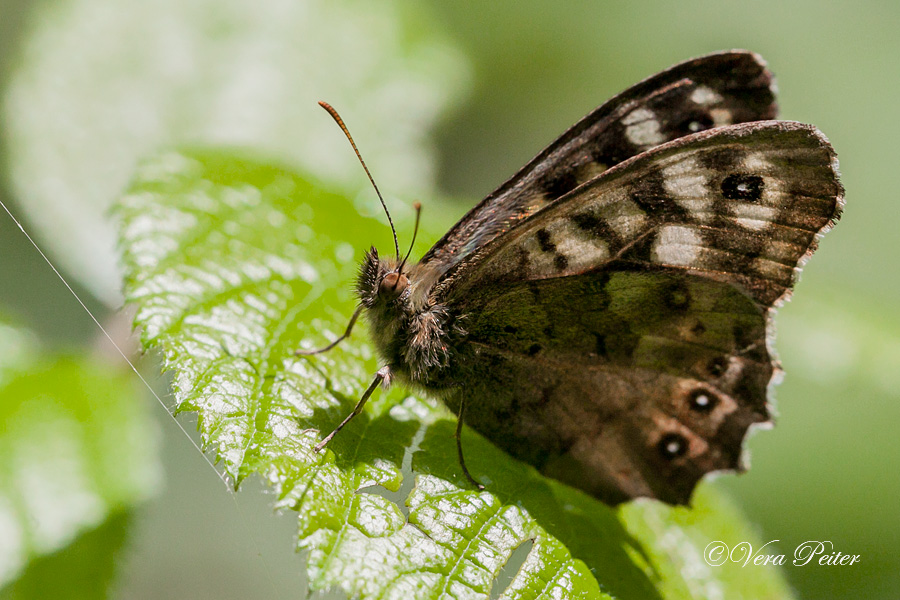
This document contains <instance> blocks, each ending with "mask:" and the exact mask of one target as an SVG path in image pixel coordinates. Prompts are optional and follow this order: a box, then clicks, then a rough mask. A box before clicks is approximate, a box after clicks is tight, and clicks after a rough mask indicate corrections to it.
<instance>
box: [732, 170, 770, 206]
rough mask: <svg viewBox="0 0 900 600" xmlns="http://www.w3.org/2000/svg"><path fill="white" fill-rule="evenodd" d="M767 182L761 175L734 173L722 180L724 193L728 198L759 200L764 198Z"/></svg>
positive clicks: (749, 200)
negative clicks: (763, 193)
mask: <svg viewBox="0 0 900 600" xmlns="http://www.w3.org/2000/svg"><path fill="white" fill-rule="evenodd" d="M764 187H765V183H764V181H763V178H762V177H760V176H759V175H751V174H748V173H732V174H731V175H729V176H728V177H726V178H725V179H723V180H722V195H724V196H725V199H726V200H743V201H748V202H757V201H759V199H760V198H762V192H763V188H764Z"/></svg>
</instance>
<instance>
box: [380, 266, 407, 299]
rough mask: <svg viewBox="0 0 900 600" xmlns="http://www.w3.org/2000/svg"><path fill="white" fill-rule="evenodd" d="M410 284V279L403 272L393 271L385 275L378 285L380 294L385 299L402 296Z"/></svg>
mask: <svg viewBox="0 0 900 600" xmlns="http://www.w3.org/2000/svg"><path fill="white" fill-rule="evenodd" d="M408 286H409V279H407V278H406V275H404V274H402V273H397V272H396V271H392V272H390V273H388V274H387V275H385V276H384V279H382V280H381V284H380V285H379V286H378V295H379V296H381V297H382V298H384V299H385V300H394V299H396V298H399V297H400V294H402V293H403V292H404V291H405V290H406V288H407V287H408Z"/></svg>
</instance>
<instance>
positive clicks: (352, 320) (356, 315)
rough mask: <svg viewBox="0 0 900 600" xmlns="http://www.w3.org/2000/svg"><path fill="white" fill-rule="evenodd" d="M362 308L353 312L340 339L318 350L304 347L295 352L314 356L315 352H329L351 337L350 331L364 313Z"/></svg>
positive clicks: (300, 354)
mask: <svg viewBox="0 0 900 600" xmlns="http://www.w3.org/2000/svg"><path fill="white" fill-rule="evenodd" d="M362 309H363V307H362V306H360V307H359V308H357V309H356V310H355V311H354V312H353V316H352V317H350V323H348V324H347V330H346V331H344V334H343V335H342V336H341V337H339V338H338V339H336V340H334V341H333V342H331V343H330V344H328V345H327V346H325V347H323V348H319V349H317V350H302V349H301V350H295V351H294V354H296V355H297V356H312V355H313V354H322V353H323V352H328V351H329V350H331V349H332V348H334V347H335V346H337V345H338V344H340V343H341V342H342V341H344V340H345V339H347V338H348V337H350V332H351V331H353V326H354V325H356V320H357V319H358V318H359V315H360V314H361V313H362Z"/></svg>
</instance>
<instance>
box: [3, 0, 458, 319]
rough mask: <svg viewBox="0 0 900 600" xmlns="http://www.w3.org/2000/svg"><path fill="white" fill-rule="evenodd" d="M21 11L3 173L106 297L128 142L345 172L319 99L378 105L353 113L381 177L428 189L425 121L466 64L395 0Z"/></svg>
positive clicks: (112, 297) (130, 163) (450, 98)
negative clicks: (25, 24) (227, 147)
mask: <svg viewBox="0 0 900 600" xmlns="http://www.w3.org/2000/svg"><path fill="white" fill-rule="evenodd" d="M29 17H30V19H29V22H30V25H31V27H30V31H29V33H28V35H27V36H26V37H25V38H24V40H25V43H24V47H23V48H22V49H21V52H20V53H19V54H18V55H17V59H18V60H16V69H15V70H14V71H13V73H12V76H11V78H10V82H9V85H8V88H7V89H5V90H4V94H3V98H2V99H0V100H2V109H3V110H2V111H0V118H2V130H3V132H4V138H5V140H4V141H5V142H6V143H7V144H8V148H9V151H8V152H7V153H6V156H5V158H6V159H7V161H8V168H9V174H10V180H11V184H12V186H13V189H14V191H15V193H16V196H17V197H18V200H19V206H20V208H21V210H22V211H23V213H24V214H25V215H26V216H27V217H28V221H29V222H31V223H32V225H33V226H34V228H35V229H36V231H37V233H38V234H39V235H38V236H37V238H38V240H39V241H41V242H42V245H45V246H46V247H47V248H48V249H49V250H50V255H51V258H53V259H54V262H55V263H57V264H59V265H60V266H61V267H62V268H63V270H64V271H66V272H68V273H70V274H72V276H73V277H75V278H77V279H78V280H79V282H81V283H82V284H83V285H85V286H86V287H87V288H88V289H90V290H91V292H92V293H93V294H94V295H95V296H97V297H98V298H100V299H102V300H104V301H106V303H107V304H109V305H111V306H118V305H119V303H120V299H119V281H120V279H121V278H120V275H119V273H118V272H117V270H116V268H115V266H116V263H115V247H114V246H115V243H114V240H115V233H114V231H113V230H112V228H111V227H110V224H109V222H108V221H107V219H106V218H105V213H106V210H107V208H108V207H109V205H110V204H111V203H112V202H113V200H114V199H115V198H116V196H117V195H118V194H120V193H121V190H122V189H123V188H124V187H125V186H126V185H127V183H128V180H129V178H130V177H131V174H132V173H133V172H134V168H135V165H136V163H137V161H138V158H139V157H142V156H144V155H146V154H147V153H148V152H152V151H153V150H155V149H156V148H160V147H168V146H171V145H176V144H182V143H191V144H196V143H215V144H243V145H252V146H253V147H256V148H261V149H264V150H265V152H267V153H269V155H270V156H275V157H278V158H279V159H280V160H286V161H290V162H291V163H292V164H296V165H301V166H303V167H305V168H308V169H311V170H313V171H314V172H316V173H319V174H320V175H321V176H322V177H327V178H328V180H329V181H332V182H334V183H343V184H346V183H347V182H348V177H349V174H351V173H352V174H353V175H354V177H355V175H356V173H357V171H356V170H355V169H356V168H357V167H356V165H355V158H354V157H353V155H352V154H349V153H347V152H346V148H345V146H344V143H345V142H344V140H342V139H341V138H340V136H339V135H335V130H334V124H333V123H332V122H331V120H330V119H329V118H328V116H327V115H325V114H324V113H323V112H322V110H321V109H320V108H319V107H318V106H316V102H317V101H319V100H327V101H329V102H331V103H332V104H334V105H335V106H337V107H338V108H340V109H341V111H342V112H343V113H344V117H345V118H347V119H348V120H349V122H350V123H351V124H352V123H353V121H354V120H353V116H354V115H359V114H381V115H382V116H384V117H385V118H383V119H381V120H380V121H379V123H380V125H379V123H372V126H371V127H368V128H366V129H360V130H357V129H354V134H355V135H356V136H357V138H358V141H359V143H360V147H361V148H362V149H363V150H364V151H365V152H366V156H367V158H368V160H369V161H370V165H371V166H372V168H373V171H374V172H376V173H378V176H379V181H381V184H382V185H383V186H385V189H390V190H393V191H394V192H398V191H403V192H405V193H408V194H418V195H422V196H424V195H426V194H428V193H429V191H430V186H431V184H432V182H433V179H434V177H433V174H434V164H433V163H434V161H433V154H432V149H431V146H430V145H429V144H427V143H426V141H425V139H424V136H423V132H427V131H428V130H429V129H430V125H431V124H432V123H434V122H435V121H436V120H437V118H438V116H439V115H440V114H441V113H442V112H443V111H444V110H446V108H447V107H448V106H449V105H451V104H452V103H453V102H454V100H455V99H456V98H458V97H459V95H460V90H461V89H462V88H463V87H464V86H465V80H466V66H465V63H464V61H463V59H462V57H461V55H460V54H459V53H458V52H457V51H456V49H455V47H454V46H453V45H451V44H450V43H449V42H448V41H447V39H446V38H445V37H444V36H443V35H442V34H441V32H440V29H439V28H438V27H436V25H435V22H434V20H432V19H430V18H429V15H428V14H427V12H426V11H425V10H424V9H422V8H420V7H417V6H416V5H415V4H413V3H410V2H406V1H403V0H374V1H373V0H368V1H366V2H360V1H358V0H289V1H284V0H257V1H255V2H250V3H248V2H245V1H243V0H192V1H191V2H183V1H181V0H156V1H155V2H145V1H143V0H121V1H118V2H106V1H104V0H58V1H55V2H42V3H38V4H37V5H36V6H35V8H34V10H33V11H31V14H29ZM338 150H340V151H338ZM352 181H354V182H355V181H357V180H356V179H353V180H352Z"/></svg>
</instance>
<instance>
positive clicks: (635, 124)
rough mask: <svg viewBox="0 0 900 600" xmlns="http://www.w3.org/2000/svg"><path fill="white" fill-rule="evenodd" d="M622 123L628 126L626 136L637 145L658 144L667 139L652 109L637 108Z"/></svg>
mask: <svg viewBox="0 0 900 600" xmlns="http://www.w3.org/2000/svg"><path fill="white" fill-rule="evenodd" d="M622 123H623V124H624V125H625V126H626V127H625V137H627V138H628V141H629V142H631V143H632V144H634V145H635V146H656V145H657V144H661V143H663V142H664V141H665V140H666V138H665V136H664V135H663V134H662V132H661V131H660V130H659V121H657V120H656V115H655V114H653V111H652V110H650V109H647V108H636V109H634V110H633V111H631V112H630V113H628V114H627V115H626V116H625V118H624V119H622Z"/></svg>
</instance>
